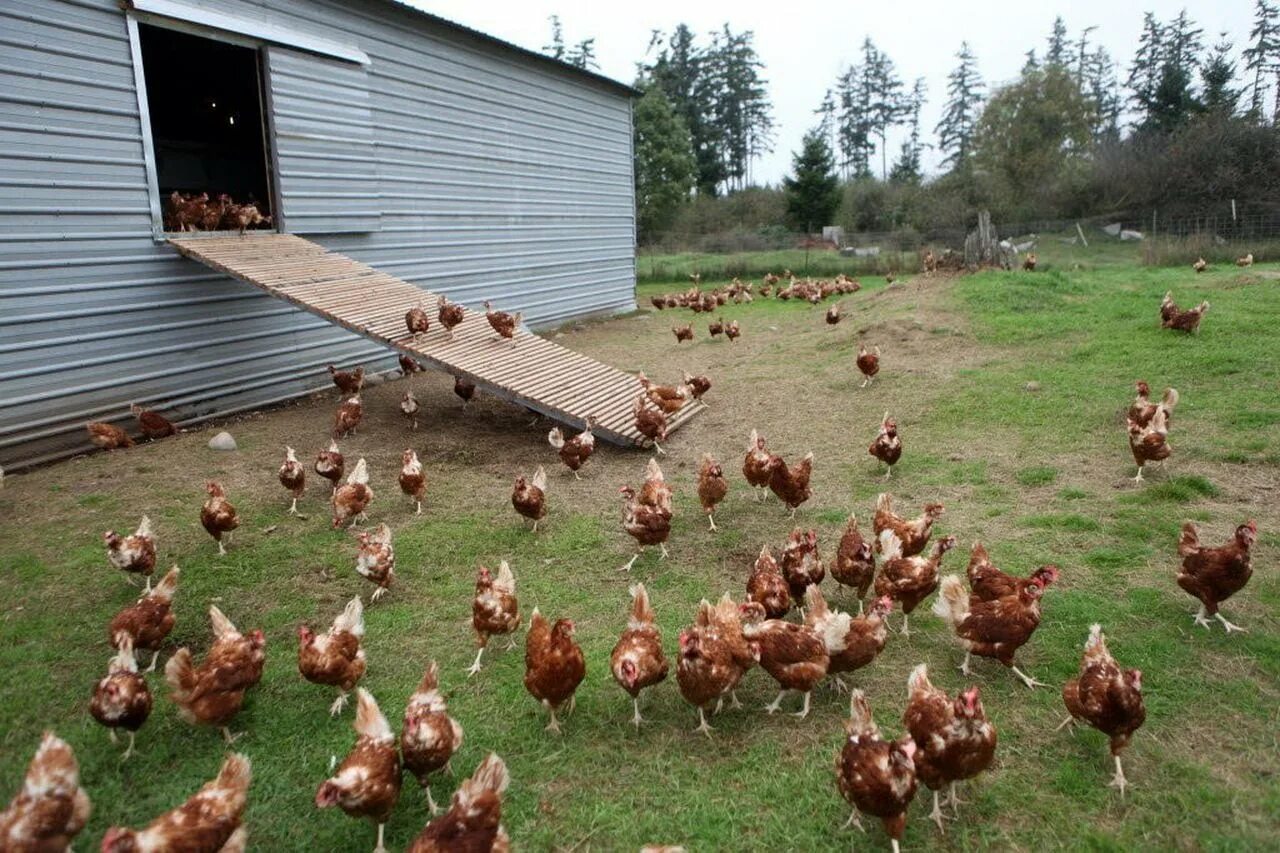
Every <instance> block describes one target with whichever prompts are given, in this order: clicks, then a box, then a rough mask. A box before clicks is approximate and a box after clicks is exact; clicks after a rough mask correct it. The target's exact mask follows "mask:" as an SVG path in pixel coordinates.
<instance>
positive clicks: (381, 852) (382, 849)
mask: <svg viewBox="0 0 1280 853" xmlns="http://www.w3.org/2000/svg"><path fill="white" fill-rule="evenodd" d="M386 831H387V825H386V824H385V823H380V824H378V846H377V847H375V848H373V853H387V845H386Z"/></svg>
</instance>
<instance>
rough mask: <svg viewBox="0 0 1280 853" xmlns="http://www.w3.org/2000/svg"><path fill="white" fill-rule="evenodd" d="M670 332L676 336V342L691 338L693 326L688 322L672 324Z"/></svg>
mask: <svg viewBox="0 0 1280 853" xmlns="http://www.w3.org/2000/svg"><path fill="white" fill-rule="evenodd" d="M671 333H672V334H673V335H675V336H676V343H680V342H681V341H691V340H693V326H690V325H688V324H686V325H683V326H672V327H671Z"/></svg>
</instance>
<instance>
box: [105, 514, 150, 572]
mask: <svg viewBox="0 0 1280 853" xmlns="http://www.w3.org/2000/svg"><path fill="white" fill-rule="evenodd" d="M102 541H103V542H105V543H106V546H107V560H108V562H110V563H111V565H112V567H114V568H117V569H119V570H120V571H122V572H127V573H128V574H133V575H142V576H143V577H144V578H146V579H147V589H148V590H149V589H151V574H152V572H154V571H155V570H156V540H155V537H154V536H153V535H152V532H151V519H149V518H147V517H146V516H145V515H144V516H143V517H142V520H141V521H139V522H138V529H137V530H135V531H134V532H133V535H132V536H121V535H120V534H119V533H116V532H115V531H114V530H108V531H107V532H106V533H103V534H102ZM126 576H127V575H126Z"/></svg>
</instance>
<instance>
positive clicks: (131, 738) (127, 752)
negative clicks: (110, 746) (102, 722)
mask: <svg viewBox="0 0 1280 853" xmlns="http://www.w3.org/2000/svg"><path fill="white" fill-rule="evenodd" d="M111 733H112V734H113V735H114V734H115V729H112V730H111ZM137 736H138V733H137V732H129V747H128V749H126V750H125V751H124V755H122V756H120V760H121V761H128V760H129V756H131V755H133V752H134V750H133V744H134V740H135V739H136V738H137ZM113 743H114V741H113Z"/></svg>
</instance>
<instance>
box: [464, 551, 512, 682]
mask: <svg viewBox="0 0 1280 853" xmlns="http://www.w3.org/2000/svg"><path fill="white" fill-rule="evenodd" d="M471 627H472V628H474V629H475V632H476V646H477V647H478V650H477V651H476V659H475V662H474V663H472V664H471V668H470V669H469V670H467V675H469V676H470V675H475V674H476V673H477V672H479V671H480V657H481V655H483V654H484V650H485V647H486V646H488V645H489V638H490V637H492V636H494V635H495V634H498V635H501V634H514V633H515V630H516V629H517V628H519V627H520V603H519V601H517V600H516V579H515V575H513V574H512V573H511V566H509V565H507V561H506V560H503V561H502V563H501V564H500V565H499V566H498V576H497V577H496V578H495V577H494V576H493V574H492V573H491V572H490V571H489V569H487V568H486V567H484V566H481V567H480V569H479V571H478V572H476V597H475V599H474V600H472V602H471ZM515 646H516V641H515V639H514V638H512V640H511V641H510V644H509V645H508V646H507V648H508V649H514V648H515Z"/></svg>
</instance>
